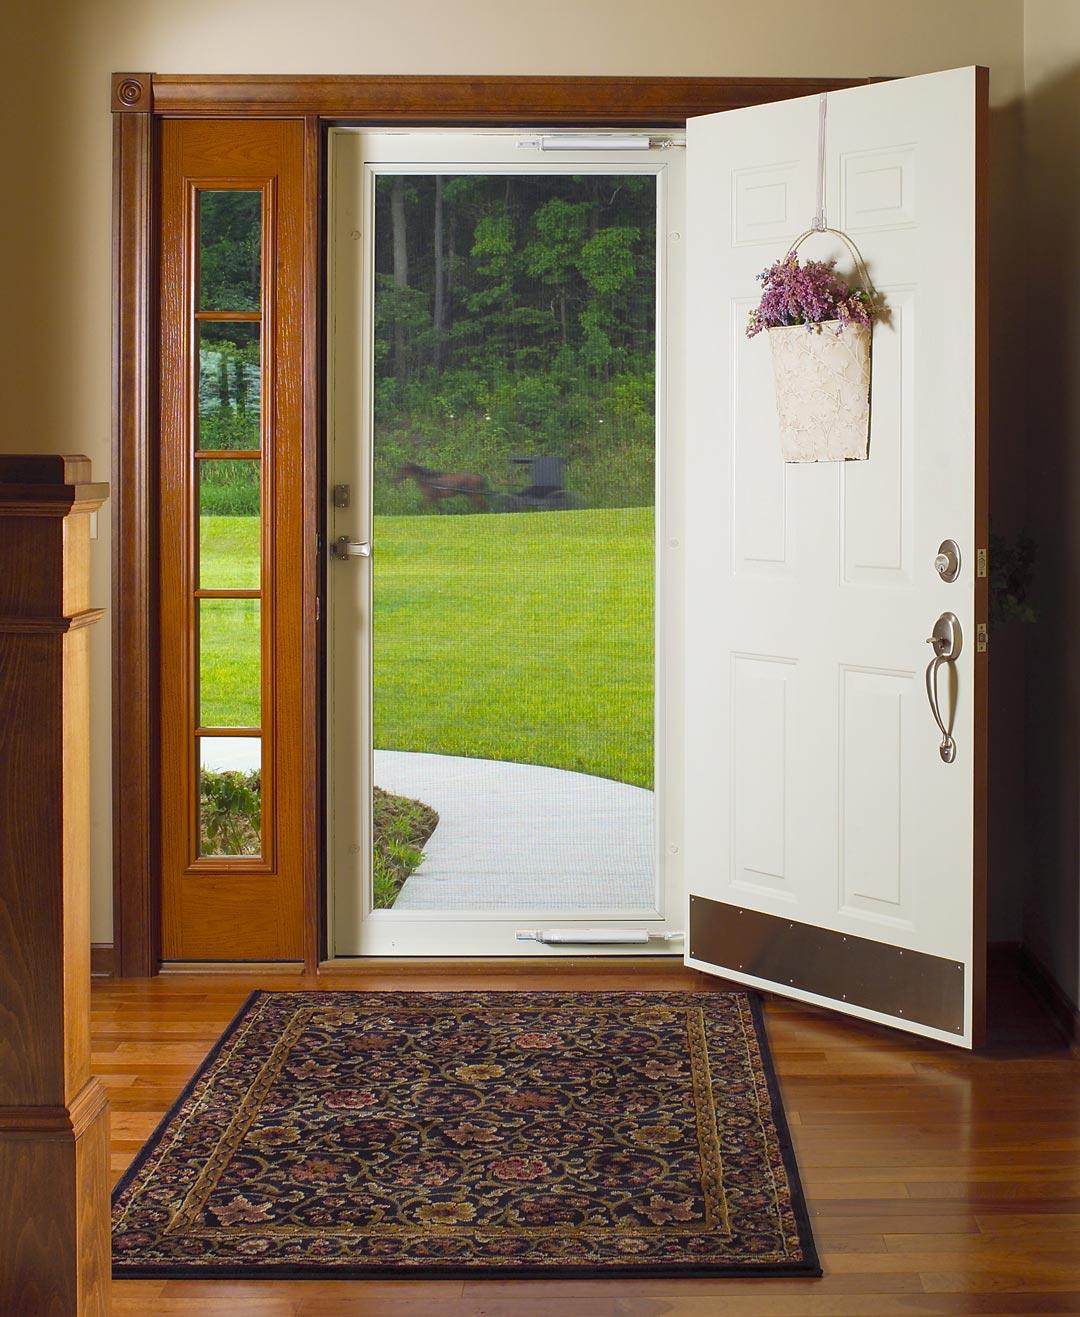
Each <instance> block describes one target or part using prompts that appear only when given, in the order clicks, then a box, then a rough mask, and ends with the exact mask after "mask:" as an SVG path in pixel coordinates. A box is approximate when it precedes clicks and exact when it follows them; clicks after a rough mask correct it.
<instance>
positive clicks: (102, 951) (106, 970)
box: [90, 942, 115, 979]
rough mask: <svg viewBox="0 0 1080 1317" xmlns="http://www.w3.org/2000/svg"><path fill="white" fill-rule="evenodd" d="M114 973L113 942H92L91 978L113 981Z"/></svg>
mask: <svg viewBox="0 0 1080 1317" xmlns="http://www.w3.org/2000/svg"><path fill="white" fill-rule="evenodd" d="M114 973H115V970H114V956H113V944H112V943H111V942H91V943H90V977H91V978H92V979H111V978H112V977H113V974H114Z"/></svg>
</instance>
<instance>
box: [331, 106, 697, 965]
mask: <svg viewBox="0 0 1080 1317" xmlns="http://www.w3.org/2000/svg"><path fill="white" fill-rule="evenodd" d="M593 140H595V139H593ZM636 140H637V141H639V142H640V141H641V140H642V138H641V137H639V138H637V139H636ZM645 140H646V141H648V139H645ZM602 146H605V147H606V146H607V144H606V143H603V144H602ZM523 148H524V149H523ZM558 150H559V152H560V153H558V154H549V153H548V151H547V150H543V149H541V146H540V143H539V141H538V139H536V138H535V137H534V136H532V137H530V136H529V135H528V130H520V131H519V130H510V129H505V130H496V131H493V132H485V133H480V132H474V133H470V132H465V131H460V130H454V129H447V130H441V131H440V130H423V131H416V132H413V131H411V130H409V131H398V132H390V131H387V132H370V133H369V132H368V131H367V130H357V129H347V128H342V129H338V130H335V133H334V134H332V136H331V170H330V183H331V186H330V214H331V226H330V246H329V294H330V299H329V319H328V326H329V347H330V353H329V377H328V403H329V405H328V417H329V431H330V432H329V448H328V452H329V465H328V471H327V515H328V538H329V540H330V546H331V549H332V560H331V563H330V565H329V567H328V577H329V598H330V620H329V624H328V626H329V640H330V645H329V648H330V656H331V657H330V665H329V673H328V708H329V711H330V721H329V752H330V824H329V840H328V846H329V852H330V856H331V892H332V901H333V910H332V927H333V929H334V938H335V941H334V946H335V948H336V951H337V953H338V954H344V955H356V954H360V955H367V954H371V955H396V954H417V955H420V954H494V955H505V954H509V953H512V952H514V951H521V952H523V953H524V954H527V953H528V946H527V945H526V944H524V943H522V942H520V941H519V939H518V938H517V932H518V931H519V930H522V929H536V928H545V927H551V926H555V927H560V928H564V927H566V928H573V929H574V930H575V931H578V930H581V931H584V930H587V929H589V928H594V927H596V926H598V925H600V924H603V925H605V926H607V925H609V924H619V923H620V922H621V924H622V927H623V928H630V927H632V928H635V929H642V930H645V931H646V932H648V933H649V935H650V936H651V935H653V934H656V935H657V938H656V941H655V942H654V944H653V945H652V949H654V950H659V949H661V948H664V949H667V944H665V943H663V942H662V941H661V940H660V936H659V935H661V934H664V933H666V932H668V930H669V929H671V928H672V927H673V924H674V927H675V928H678V927H681V923H680V924H675V923H674V921H676V920H678V921H681V920H682V918H683V913H682V901H681V869H679V870H678V872H676V870H677V867H678V866H679V865H680V864H681V861H680V860H679V859H678V853H679V846H678V843H677V836H676V833H675V830H676V829H677V828H678V827H679V819H680V814H679V809H680V807H679V804H678V801H679V799H680V794H679V792H680V787H679V782H677V781H675V780H673V774H681V770H680V769H679V767H678V765H679V764H681V758H680V755H679V752H678V748H677V746H675V744H674V742H673V741H672V738H673V737H676V736H678V737H681V726H682V720H681V685H680V684H679V678H678V673H679V672H680V671H681V669H680V667H679V665H678V664H674V663H665V660H664V655H665V653H666V652H668V648H669V645H670V644H671V643H672V638H674V637H677V636H678V634H679V629H680V627H681V625H682V620H681V614H682V602H681V601H682V587H681V559H680V558H679V555H678V551H677V548H674V549H673V547H672V546H678V545H679V544H680V543H681V535H682V530H681V524H682V523H681V507H682V492H681V484H680V475H679V473H680V472H681V470H682V456H681V453H682V449H681V442H682V441H681V436H682V428H683V427H682V410H681V408H682V397H683V390H682V383H681V361H682V319H683V316H682V311H683V291H682V287H683V285H682V244H681V241H680V240H681V236H682V235H681V232H680V230H681V227H682V213H683V198H684V188H683V153H682V151H681V150H678V149H672V150H666V149H664V150H661V149H658V148H657V149H653V148H651V147H648V146H647V147H646V148H645V149H642V148H640V147H633V148H629V147H628V148H627V149H623V150H621V151H613V150H611V149H610V148H609V147H608V148H607V149H593V148H591V147H590V148H584V147H581V148H579V147H570V148H567V147H565V146H564V144H563V143H562V142H561V141H560V142H559V144H558ZM672 363H679V364H678V366H673V364H672ZM660 567H662V568H663V570H662V571H660V570H659V568H660ZM679 744H681V741H680V742H679ZM679 781H681V776H680V778H679ZM673 893H674V895H673ZM532 945H533V946H534V948H535V949H536V950H542V949H543V948H542V946H540V944H536V943H534V944H532Z"/></svg>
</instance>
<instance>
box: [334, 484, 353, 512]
mask: <svg viewBox="0 0 1080 1317" xmlns="http://www.w3.org/2000/svg"><path fill="white" fill-rule="evenodd" d="M351 501H352V490H351V489H350V488H349V486H348V485H335V486H334V507H335V508H347V507H348V506H349V504H350V502H351Z"/></svg>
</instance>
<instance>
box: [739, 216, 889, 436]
mask: <svg viewBox="0 0 1080 1317" xmlns="http://www.w3.org/2000/svg"><path fill="white" fill-rule="evenodd" d="M816 231H821V232H828V233H834V234H836V236H837V237H839V238H840V239H841V241H843V242H844V243H845V244H846V245H847V247H848V249H849V251H850V252H851V254H852V255H853V256H854V258H855V264H856V268H857V269H858V272H859V277H860V278H861V279H862V282H863V287H862V288H854V289H853V288H851V287H849V285H848V284H847V283H846V282H845V280H843V279H842V278H841V277H840V276H839V275H838V274H837V273H836V269H835V266H836V262H835V261H807V262H806V263H805V264H801V263H800V262H799V260H798V257H797V256H796V251H797V250H798V248H799V246H800V245H801V243H802V242H803V241H804V240H805V239H806V238H808V237H809V236H810V234H811V233H812V232H816ZM758 278H759V279H760V281H761V283H762V285H763V292H762V297H761V304H760V306H758V307H757V308H756V309H755V310H754V311H752V312H751V313H750V322H749V324H748V325H747V330H746V332H747V334H748V335H749V336H750V337H753V335H755V334H757V333H760V332H761V330H763V329H765V330H768V334H769V343H770V345H771V348H772V363H773V379H774V381H775V385H776V411H777V419H778V421H779V425H780V447H781V452H782V454H783V458H784V461H785V462H846V461H858V460H861V459H863V458H865V457H866V456H867V455H868V452H869V444H870V345H871V339H872V333H873V319H874V316H875V314H876V311H877V307H876V302H875V297H874V293H873V290H872V288H871V286H870V279H869V276H868V274H867V271H866V266H865V265H864V264H863V260H862V257H861V256H860V255H859V253H858V250H857V249H856V248H855V246H854V244H853V243H852V242H851V241H850V240H849V239H848V237H847V236H846V235H845V234H843V233H840V232H839V230H836V229H826V230H812V229H811V230H807V232H806V233H804V234H803V235H802V236H801V237H800V238H799V239H798V240H797V241H796V242H795V244H794V246H793V247H792V248H791V250H790V251H789V252H788V253H787V255H786V256H785V257H784V258H783V260H780V261H777V262H776V263H775V264H774V265H772V266H771V267H770V268H769V269H768V270H766V271H764V273H763V274H761V275H759V276H758Z"/></svg>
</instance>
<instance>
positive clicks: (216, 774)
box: [198, 736, 262, 856]
mask: <svg viewBox="0 0 1080 1317" xmlns="http://www.w3.org/2000/svg"><path fill="white" fill-rule="evenodd" d="M198 750H199V854H200V855H203V856H213V855H244V856H258V855H259V854H260V853H261V851H262V739H261V738H260V737H257V736H202V737H200V738H199V744H198Z"/></svg>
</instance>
